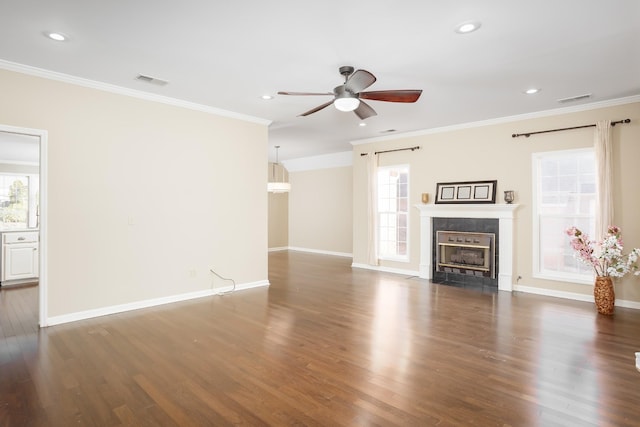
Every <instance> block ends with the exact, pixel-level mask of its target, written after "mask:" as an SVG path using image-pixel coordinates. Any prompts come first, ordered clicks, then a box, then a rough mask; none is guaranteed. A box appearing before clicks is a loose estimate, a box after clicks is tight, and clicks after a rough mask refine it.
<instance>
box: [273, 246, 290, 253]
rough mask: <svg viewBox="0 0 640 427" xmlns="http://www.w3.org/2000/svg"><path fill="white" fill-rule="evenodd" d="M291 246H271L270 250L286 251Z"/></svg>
mask: <svg viewBox="0 0 640 427" xmlns="http://www.w3.org/2000/svg"><path fill="white" fill-rule="evenodd" d="M288 249H289V248H288V247H286V246H281V247H279V248H269V252H280V251H286V250H288Z"/></svg>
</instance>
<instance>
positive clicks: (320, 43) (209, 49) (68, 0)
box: [0, 0, 640, 160]
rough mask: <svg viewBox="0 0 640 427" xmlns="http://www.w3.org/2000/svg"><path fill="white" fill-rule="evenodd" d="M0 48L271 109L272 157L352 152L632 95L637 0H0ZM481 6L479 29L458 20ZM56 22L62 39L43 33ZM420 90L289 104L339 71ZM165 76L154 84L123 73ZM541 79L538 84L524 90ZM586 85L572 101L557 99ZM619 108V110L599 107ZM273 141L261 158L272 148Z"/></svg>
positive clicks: (2, 52)
mask: <svg viewBox="0 0 640 427" xmlns="http://www.w3.org/2000/svg"><path fill="white" fill-rule="evenodd" d="M0 5H1V6H2V7H1V8H0V10H2V13H0V59H2V60H5V61H10V62H15V63H19V64H24V65H29V66H33V67H38V68H42V69H46V70H51V71H56V72H60V73H65V74H68V75H72V76H76V77H81V78H86V79H90V80H95V81H99V82H106V83H110V84H114V85H118V86H122V87H126V88H130V89H136V90H141V91H148V92H151V93H154V94H159V95H163V96H168V97H172V98H177V99H181V100H187V101H190V102H194V103H198V104H203V105H207V106H211V107H216V108H221V109H225V110H229V111H232V112H236V113H241V114H245V115H250V116H253V117H259V118H264V119H268V120H270V121H272V124H271V126H270V131H269V146H270V147H273V146H275V145H280V146H281V149H280V159H281V160H286V159H291V158H299V157H304V156H310V155H319V154H327V153H332V152H341V151H348V150H350V149H351V146H350V144H349V142H350V141H353V140H358V139H364V138H372V137H377V136H382V135H385V134H384V133H383V132H384V131H386V130H389V129H395V130H396V131H397V132H407V131H415V130H422V129H430V128H437V127H442V126H449V125H455V124H461V123H468V122H474V121H479V120H488V119H493V118H499V117H506V116H512V115H517V114H524V113H532V112H537V111H544V110H550V109H556V108H560V107H563V106H567V105H579V104H585V103H592V102H598V101H603V100H610V99H616V98H622V97H627V96H632V95H638V94H640V1H638V0H608V1H606V2H605V1H596V0H587V1H585V0H537V1H516V0H485V1H477V0H457V1H435V0H396V1H393V2H392V1H389V0H373V1H372V0H367V1H364V0H350V1H335V0H323V1H316V2H308V1H300V0H280V1H277V2H265V1H259V0H234V1H227V2H222V1H210V0H209V1H207V0H182V1H168V0H135V1H95V0H88V1H78V0H50V1H41V0H20V1H10V0H0ZM469 20H477V21H480V22H481V23H482V27H481V28H480V30H478V31H476V32H474V33H470V34H464V35H461V34H457V33H456V32H455V31H454V29H455V27H456V25H457V24H459V23H462V22H465V21H469ZM45 31H58V32H62V33H65V34H66V35H67V36H69V41H68V42H64V43H61V42H54V41H51V40H49V39H47V38H45V37H44V36H43V32H45ZM341 65H352V66H354V67H355V68H356V69H358V68H362V69H366V70H368V71H370V72H372V73H373V74H374V75H376V77H377V78H378V80H377V82H376V83H375V84H374V85H373V86H371V88H370V89H369V90H389V89H422V90H423V91H424V92H423V94H422V97H421V98H420V100H419V101H418V102H417V103H415V104H397V103H384V102H379V101H369V104H370V105H371V106H372V107H373V108H374V109H375V110H376V111H377V112H378V116H375V117H371V118H369V119H367V120H366V123H367V126H366V127H359V126H358V123H359V122H360V120H358V118H357V117H356V116H355V115H354V114H353V113H342V112H339V111H337V110H336V109H335V108H333V107H328V108H326V109H324V110H322V111H319V112H317V113H315V114H312V115H310V116H308V117H297V115H298V114H300V113H302V112H305V111H307V110H309V109H311V108H313V107H315V106H317V105H320V104H322V103H323V102H326V101H328V100H329V99H330V98H327V97H312V96H309V97H293V96H289V97H287V96H275V98H274V99H273V100H270V101H264V100H262V99H261V98H260V96H261V95H263V94H272V95H275V94H276V92H278V91H309V92H326V91H331V90H332V89H333V88H334V87H335V86H337V85H339V84H341V83H342V82H343V79H342V76H340V75H339V74H338V67H339V66H341ZM138 74H145V75H149V76H153V77H156V78H160V79H163V80H167V81H168V82H169V84H167V85H166V86H157V85H153V84H149V83H144V82H141V81H138V80H136V79H135V77H136V76H137V75H138ZM530 87H539V88H541V89H542V90H541V92H539V93H538V94H536V95H525V94H523V91H524V90H525V89H528V88H530ZM587 93H591V94H592V97H591V98H589V99H587V100H583V101H578V102H575V103H572V104H559V103H558V102H557V100H558V99H560V98H566V97H572V96H576V95H582V94H587ZM611 119H615V118H611ZM273 151H274V150H273V149H271V150H270V157H271V158H273V157H274V153H273Z"/></svg>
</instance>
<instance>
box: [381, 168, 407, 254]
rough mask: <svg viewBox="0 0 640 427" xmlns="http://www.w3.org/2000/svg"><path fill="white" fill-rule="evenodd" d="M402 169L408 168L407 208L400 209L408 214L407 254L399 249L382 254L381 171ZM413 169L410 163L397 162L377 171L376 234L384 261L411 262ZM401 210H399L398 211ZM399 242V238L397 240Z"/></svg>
mask: <svg viewBox="0 0 640 427" xmlns="http://www.w3.org/2000/svg"><path fill="white" fill-rule="evenodd" d="M400 169H406V171H407V172H406V173H407V209H406V211H400V212H403V213H404V212H406V216H407V226H406V237H405V245H406V253H405V255H398V254H397V251H396V255H382V254H381V253H380V248H381V247H382V245H381V234H382V233H381V221H380V215H381V211H380V210H379V208H378V203H379V199H380V184H379V178H380V171H381V170H400ZM410 177H411V169H410V166H409V164H396V165H388V166H378V171H377V176H376V183H377V185H378V187H377V191H376V193H377V194H378V200H376V215H377V221H376V223H377V228H378V229H377V230H376V234H377V240H378V242H377V245H378V259H380V260H383V261H395V262H404V263H408V262H410V259H411V258H410V247H411V245H410V234H411V233H410V222H411V221H410V212H411V209H410V207H411V179H410ZM396 212H399V211H396ZM396 242H397V240H396Z"/></svg>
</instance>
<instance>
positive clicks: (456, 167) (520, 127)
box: [353, 103, 640, 301]
mask: <svg viewBox="0 0 640 427" xmlns="http://www.w3.org/2000/svg"><path fill="white" fill-rule="evenodd" d="M626 118H630V119H631V120H632V122H631V123H630V124H624V125H618V126H615V128H614V131H613V135H614V140H615V142H614V150H615V153H614V163H615V177H614V186H615V193H614V198H615V223H616V225H619V226H620V227H622V231H623V237H624V241H625V244H626V245H627V247H628V248H632V247H640V221H638V218H639V216H638V212H640V191H638V181H639V179H638V178H640V172H639V169H638V160H639V159H640V103H634V104H626V105H621V106H615V107H610V108H603V109H597V110H590V111H584V112H577V113H571V114H564V115H556V116H551V117H545V118H536V119H530V120H522V121H514V122H510V123H506V124H496V125H489V126H482V127H475V128H469V129H462V130H455V131H449V132H441V133H432V134H425V135H421V136H414V137H406V138H398V139H396V140H387V141H380V142H374V143H369V144H364V145H357V146H355V147H354V150H353V176H354V178H353V179H354V199H353V201H354V208H353V209H354V212H353V223H354V245H353V252H354V263H362V264H366V254H367V229H366V222H367V221H366V218H367V214H366V206H367V200H366V188H367V186H366V165H365V163H366V160H365V158H364V157H361V156H360V153H362V152H370V151H373V150H385V149H393V148H401V147H409V146H413V145H419V146H420V147H421V149H420V150H417V151H413V152H411V151H401V152H396V153H388V154H383V155H381V156H380V158H379V161H380V165H393V164H409V165H410V168H411V170H410V197H411V204H412V205H415V204H418V203H420V194H421V193H425V192H426V193H430V195H431V199H432V200H433V199H434V198H435V188H436V183H437V182H447V181H454V182H455V181H478V180H493V179H496V180H497V181H498V188H497V200H498V202H499V203H500V202H502V194H503V191H504V190H515V194H516V200H515V203H518V204H520V207H519V209H518V211H517V220H516V235H515V260H516V262H515V266H514V277H517V276H522V280H521V281H520V283H519V284H520V285H524V286H531V287H538V288H545V289H550V290H556V291H564V292H573V293H582V294H590V293H591V292H592V288H591V287H589V286H585V285H579V284H572V283H565V282H556V281H549V280H540V279H536V278H534V277H533V275H532V259H533V254H532V247H533V236H532V209H531V203H532V177H531V175H532V172H531V164H532V159H531V155H532V153H535V152H544V151H553V150H563V149H572V148H581V147H591V146H593V132H594V131H593V128H586V129H580V130H572V131H565V132H556V133H549V134H543V135H535V136H532V137H530V138H512V137H511V135H512V134H513V133H523V132H526V131H536V130H545V129H553V128H561V127H570V126H579V125H584V124H591V123H595V122H596V121H598V120H619V119H626ZM432 203H433V202H432ZM410 227H411V230H410V262H409V263H392V262H382V265H383V266H386V267H391V268H400V269H408V270H414V271H417V270H418V267H419V257H420V248H419V231H420V230H419V214H418V211H417V209H415V208H414V209H412V210H411V218H410ZM616 293H617V297H618V298H620V299H625V300H630V301H640V278H638V277H633V276H627V277H626V278H625V279H624V280H623V281H621V282H619V283H618V284H617V285H616Z"/></svg>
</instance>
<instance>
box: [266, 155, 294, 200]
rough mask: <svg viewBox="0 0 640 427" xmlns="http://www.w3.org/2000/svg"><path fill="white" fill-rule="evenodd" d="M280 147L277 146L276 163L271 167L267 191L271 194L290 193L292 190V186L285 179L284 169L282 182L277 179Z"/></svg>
mask: <svg viewBox="0 0 640 427" xmlns="http://www.w3.org/2000/svg"><path fill="white" fill-rule="evenodd" d="M279 149H280V146H279V145H276V162H275V163H272V165H271V178H270V179H269V182H267V191H268V192H269V193H288V192H289V191H290V190H291V184H289V183H288V182H286V181H285V179H284V169H283V170H282V181H278V180H277V179H276V165H278V164H279V163H278V150H279Z"/></svg>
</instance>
